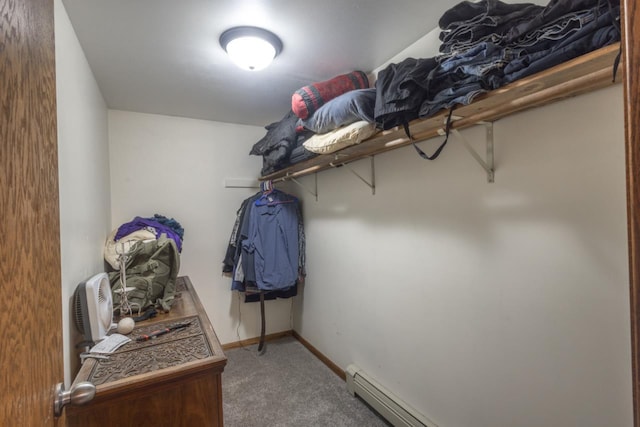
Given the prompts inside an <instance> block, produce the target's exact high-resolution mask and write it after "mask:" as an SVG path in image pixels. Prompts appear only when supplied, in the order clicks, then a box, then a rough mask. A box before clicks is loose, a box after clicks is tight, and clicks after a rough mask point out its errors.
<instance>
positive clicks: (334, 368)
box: [291, 331, 347, 381]
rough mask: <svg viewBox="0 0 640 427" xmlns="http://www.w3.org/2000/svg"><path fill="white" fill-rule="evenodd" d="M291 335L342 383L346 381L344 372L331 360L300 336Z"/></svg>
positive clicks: (295, 333) (294, 332) (293, 332)
mask: <svg viewBox="0 0 640 427" xmlns="http://www.w3.org/2000/svg"><path fill="white" fill-rule="evenodd" d="M291 332H292V335H293V337H294V338H295V339H297V340H298V341H300V343H301V344H302V345H303V346H305V347H306V348H307V350H309V351H310V352H311V353H313V355H314V356H316V357H317V358H318V359H320V361H321V362H322V363H324V364H325V365H327V367H328V368H329V369H331V370H332V371H333V372H334V373H335V374H336V375H337V376H339V377H340V378H342V381H346V380H347V375H346V374H345V373H344V371H343V370H342V369H341V368H340V367H339V366H338V365H336V364H335V363H333V362H332V361H331V359H329V358H328V357H327V356H325V355H324V354H322V353H321V352H320V350H318V349H317V348H315V347H314V346H312V345H311V344H310V343H309V341H307V340H305V339H304V338H302V337H301V336H300V334H298V333H297V332H296V331H291Z"/></svg>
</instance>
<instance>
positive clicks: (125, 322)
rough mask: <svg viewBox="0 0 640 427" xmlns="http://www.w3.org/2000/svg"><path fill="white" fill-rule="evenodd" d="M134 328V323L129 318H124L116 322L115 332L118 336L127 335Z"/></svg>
mask: <svg viewBox="0 0 640 427" xmlns="http://www.w3.org/2000/svg"><path fill="white" fill-rule="evenodd" d="M134 326H136V322H134V321H133V319H132V318H131V317H125V318H122V319H120V321H119V322H118V328H117V331H118V333H119V334H123V335H127V334H130V333H131V331H133V327H134Z"/></svg>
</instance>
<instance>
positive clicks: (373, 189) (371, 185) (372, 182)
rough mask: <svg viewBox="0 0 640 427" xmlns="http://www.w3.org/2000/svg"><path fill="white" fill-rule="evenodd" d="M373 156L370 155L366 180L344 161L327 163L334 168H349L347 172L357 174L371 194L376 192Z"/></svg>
mask: <svg viewBox="0 0 640 427" xmlns="http://www.w3.org/2000/svg"><path fill="white" fill-rule="evenodd" d="M374 157H375V156H371V178H370V180H369V181H367V179H366V178H363V177H362V175H360V174H359V173H358V172H356V171H354V170H353V169H351V168H350V167H349V165H347V164H346V163H341V164H334V163H333V162H331V163H329V165H331V167H334V168H339V167H342V166H344V167H346V168H347V169H349V172H351V173H352V174H354V175H355V176H357V177H358V178H359V179H360V181H362V182H364V183H365V185H366V186H367V187H369V188H370V189H371V194H372V195H375V194H376V168H375V161H374Z"/></svg>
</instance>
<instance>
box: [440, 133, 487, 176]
mask: <svg viewBox="0 0 640 427" xmlns="http://www.w3.org/2000/svg"><path fill="white" fill-rule="evenodd" d="M477 124H479V125H483V126H484V127H485V139H486V147H487V148H486V153H485V159H483V158H482V157H481V156H480V154H478V152H477V151H476V150H474V148H473V147H472V146H471V144H470V143H469V141H468V140H467V138H465V137H464V136H463V135H462V134H461V133H460V131H459V130H458V129H451V130H450V133H451V135H455V137H456V138H457V139H458V140H459V141H460V142H462V145H463V146H464V148H465V149H466V150H467V151H468V152H469V154H471V157H473V158H474V159H475V160H476V161H477V162H478V164H479V165H480V166H482V169H484V170H485V171H486V172H487V182H488V183H493V182H495V167H494V163H493V122H479V123H477ZM438 133H441V132H438Z"/></svg>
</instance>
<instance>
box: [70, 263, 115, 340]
mask: <svg viewBox="0 0 640 427" xmlns="http://www.w3.org/2000/svg"><path fill="white" fill-rule="evenodd" d="M73 311H74V313H73V316H74V319H75V325H76V328H77V329H78V332H80V333H81V334H82V335H83V336H84V340H85V341H86V342H91V343H96V342H98V341H100V340H102V339H104V338H105V337H106V335H107V332H108V331H109V330H110V329H111V328H112V327H114V326H115V324H114V323H113V297H112V295H111V285H110V284H109V277H108V276H107V273H98V274H96V275H95V276H93V277H91V278H89V279H87V280H86V281H84V282H81V283H80V284H79V285H78V286H77V287H76V290H75V292H74V293H73Z"/></svg>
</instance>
